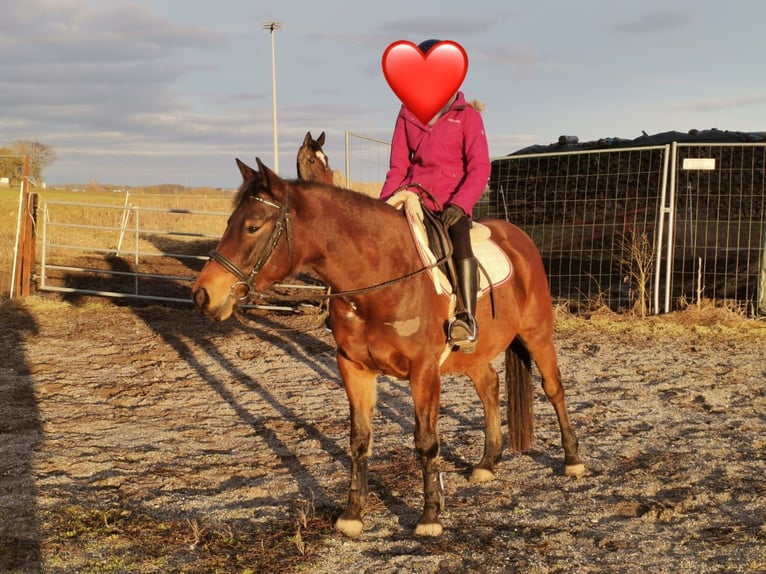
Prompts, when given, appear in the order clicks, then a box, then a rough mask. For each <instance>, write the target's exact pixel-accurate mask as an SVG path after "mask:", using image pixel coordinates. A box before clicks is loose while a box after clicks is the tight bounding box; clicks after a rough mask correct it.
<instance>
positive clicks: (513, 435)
mask: <svg viewBox="0 0 766 574" xmlns="http://www.w3.org/2000/svg"><path fill="white" fill-rule="evenodd" d="M505 395H506V407H507V410H508V436H509V444H508V449H509V450H511V451H512V452H528V451H529V450H531V448H532V442H533V439H534V409H533V406H534V393H533V389H532V357H531V356H530V354H529V351H528V350H527V348H526V347H525V346H524V344H523V343H522V342H521V341H520V340H519V338H518V337H517V338H515V339H514V340H513V342H512V343H511V344H510V345H509V346H508V348H507V349H506V350H505Z"/></svg>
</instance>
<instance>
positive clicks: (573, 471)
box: [564, 463, 585, 478]
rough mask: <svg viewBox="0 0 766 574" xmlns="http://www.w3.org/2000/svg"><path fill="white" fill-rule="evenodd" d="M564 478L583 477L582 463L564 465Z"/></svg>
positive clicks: (583, 468) (583, 467) (583, 466)
mask: <svg viewBox="0 0 766 574" xmlns="http://www.w3.org/2000/svg"><path fill="white" fill-rule="evenodd" d="M564 476H573V477H575V478H582V477H583V476H585V465H584V464H582V463H580V464H567V465H564Z"/></svg>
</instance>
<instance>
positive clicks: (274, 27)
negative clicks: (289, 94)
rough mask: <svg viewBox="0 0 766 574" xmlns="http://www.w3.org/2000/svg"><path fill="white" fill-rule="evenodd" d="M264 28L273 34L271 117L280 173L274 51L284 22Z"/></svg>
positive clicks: (274, 23) (277, 170)
mask: <svg viewBox="0 0 766 574" xmlns="http://www.w3.org/2000/svg"><path fill="white" fill-rule="evenodd" d="M263 28H264V30H268V31H269V34H270V35H271V117H272V120H273V130H274V173H277V174H278V173H279V143H278V141H277V69H276V57H275V51H274V32H275V31H276V30H279V29H280V28H282V22H266V23H265V24H264V25H263Z"/></svg>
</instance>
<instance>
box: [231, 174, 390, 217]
mask: <svg viewBox="0 0 766 574" xmlns="http://www.w3.org/2000/svg"><path fill="white" fill-rule="evenodd" d="M284 182H285V184H286V185H288V186H289V187H291V188H293V189H298V190H303V191H305V192H306V193H329V194H332V195H334V196H337V197H336V199H338V200H341V203H342V204H343V205H344V206H346V207H349V208H352V209H353V208H363V209H364V207H363V206H365V205H366V206H367V207H370V206H373V205H376V204H377V205H385V202H381V201H380V200H378V199H376V198H373V197H370V196H367V195H364V194H363V193H359V192H358V191H353V190H350V189H346V188H345V187H338V186H335V185H330V184H326V183H320V182H313V181H304V180H301V179H285V180H284ZM258 185H259V179H258V177H255V178H253V179H249V180H247V181H243V182H242V185H240V186H239V189H238V190H237V192H236V194H235V195H234V199H233V200H232V206H233V208H234V209H236V208H237V207H238V206H239V204H240V203H242V201H243V200H244V199H246V198H248V197H249V196H250V195H252V194H253V193H254V192H255V191H257V188H258Z"/></svg>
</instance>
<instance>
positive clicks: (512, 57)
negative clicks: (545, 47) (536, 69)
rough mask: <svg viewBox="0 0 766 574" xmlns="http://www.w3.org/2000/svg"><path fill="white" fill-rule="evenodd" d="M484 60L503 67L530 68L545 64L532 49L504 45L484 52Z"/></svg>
mask: <svg viewBox="0 0 766 574" xmlns="http://www.w3.org/2000/svg"><path fill="white" fill-rule="evenodd" d="M481 57H482V58H483V59H484V60H487V61H489V62H493V63H496V64H501V65H514V66H522V67H529V66H535V65H537V64H540V63H542V62H543V58H542V56H540V55H539V54H537V53H536V52H535V51H534V50H533V49H532V48H531V47H529V46H524V45H519V44H503V45H500V46H494V47H491V48H488V49H486V50H483V51H482V52H481Z"/></svg>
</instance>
